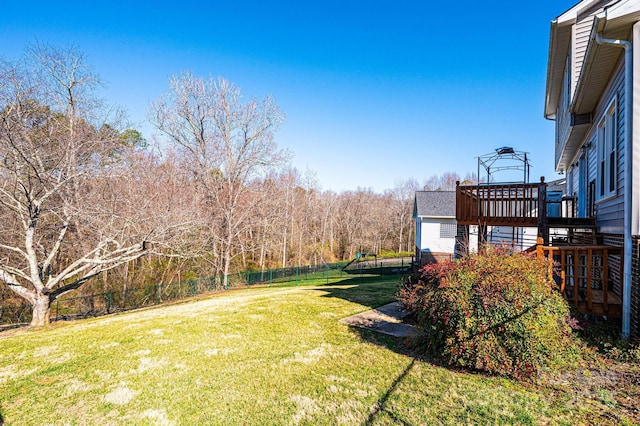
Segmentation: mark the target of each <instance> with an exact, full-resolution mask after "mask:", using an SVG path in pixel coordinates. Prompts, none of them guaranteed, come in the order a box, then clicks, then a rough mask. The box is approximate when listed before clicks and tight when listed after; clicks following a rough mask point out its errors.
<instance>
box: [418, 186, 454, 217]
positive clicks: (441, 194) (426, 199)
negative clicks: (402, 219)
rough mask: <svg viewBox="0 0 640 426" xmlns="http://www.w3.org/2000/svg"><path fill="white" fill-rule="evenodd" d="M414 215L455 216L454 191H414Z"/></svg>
mask: <svg viewBox="0 0 640 426" xmlns="http://www.w3.org/2000/svg"><path fill="white" fill-rule="evenodd" d="M413 216H414V217H456V192H455V191H416V198H415V204H414V208H413Z"/></svg>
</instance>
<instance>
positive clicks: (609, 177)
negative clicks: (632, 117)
mask: <svg viewBox="0 0 640 426" xmlns="http://www.w3.org/2000/svg"><path fill="white" fill-rule="evenodd" d="M616 104H617V103H616V100H615V99H614V100H612V101H611V103H609V105H608V106H607V109H606V110H605V113H604V115H603V117H602V118H601V119H600V121H599V122H598V127H597V129H596V131H597V172H598V173H597V176H598V180H597V184H596V200H597V201H598V202H599V201H605V200H608V199H610V198H612V197H615V196H616V193H617V189H618V182H617V172H618V170H617V166H618V164H617V153H618V129H617V127H618V114H617V111H616Z"/></svg>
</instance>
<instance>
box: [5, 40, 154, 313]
mask: <svg viewBox="0 0 640 426" xmlns="http://www.w3.org/2000/svg"><path fill="white" fill-rule="evenodd" d="M97 84H99V80H98V78H97V77H96V75H95V74H94V73H93V71H92V70H91V68H90V67H89V66H88V65H87V64H86V63H85V58H84V57H83V55H82V54H81V53H79V52H78V51H76V50H75V49H69V50H61V49H56V48H52V47H50V46H34V47H33V48H32V49H30V50H29V51H28V53H27V55H26V56H25V60H24V61H20V62H16V63H8V62H4V63H2V64H0V206H2V209H3V210H4V211H3V219H5V220H3V222H2V224H1V225H0V226H1V228H0V282H3V283H4V284H6V285H7V286H8V287H9V288H10V289H11V290H12V291H13V292H14V293H15V294H17V295H19V296H20V297H22V298H24V299H25V300H27V301H28V302H29V303H30V304H31V305H32V307H33V317H32V321H31V325H33V326H41V325H44V324H48V323H49V316H50V306H51V302H53V301H54V300H55V299H56V298H58V297H60V296H62V295H64V294H66V293H67V292H69V291H72V290H75V289H77V288H78V287H80V286H81V285H82V284H84V283H85V282H86V281H87V280H89V279H90V278H91V277H94V276H96V275H97V274H99V273H100V272H101V271H104V270H108V269H110V268H114V267H116V266H118V265H120V264H122V263H125V262H129V261H131V260H133V259H136V258H138V257H139V256H141V255H142V254H143V253H144V252H145V249H146V244H145V242H144V239H143V238H141V237H140V236H139V235H138V234H137V232H136V231H135V229H134V228H135V226H134V224H133V223H132V222H130V221H128V220H126V218H124V217H122V216H120V217H118V216H114V215H113V214H112V213H113V212H108V211H104V210H99V208H98V206H99V203H94V202H92V201H91V200H90V198H91V196H90V194H94V195H96V194H95V189H96V188H97V185H96V184H97V183H98V182H103V184H107V183H108V182H109V168H110V165H113V164H114V161H115V158H116V157H117V156H116V155H114V153H115V152H116V150H117V149H118V148H121V147H122V135H121V134H120V133H119V132H117V131H115V130H114V129H116V128H117V126H116V125H111V126H105V123H104V121H99V120H98V117H100V116H101V115H103V114H102V113H103V110H101V109H100V108H99V107H100V103H99V101H98V100H97V99H96V98H95V97H94V96H93V89H94V88H95V87H96V85H97Z"/></svg>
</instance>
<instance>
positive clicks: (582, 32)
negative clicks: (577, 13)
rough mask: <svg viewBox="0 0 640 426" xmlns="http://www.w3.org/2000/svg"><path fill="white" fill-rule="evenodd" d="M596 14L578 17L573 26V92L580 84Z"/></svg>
mask: <svg viewBox="0 0 640 426" xmlns="http://www.w3.org/2000/svg"><path fill="white" fill-rule="evenodd" d="M593 19H594V15H588V16H584V17H582V18H580V17H579V18H578V20H577V21H576V23H575V25H574V26H573V34H572V37H573V43H572V51H573V57H572V61H571V62H572V76H571V77H572V78H571V82H572V84H571V93H572V94H573V93H575V90H576V85H577V84H578V76H579V75H580V72H581V71H582V64H583V63H584V55H585V53H586V51H587V46H588V45H589V37H590V36H591V27H592V26H593Z"/></svg>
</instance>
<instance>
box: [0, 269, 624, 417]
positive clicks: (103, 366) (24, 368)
mask: <svg viewBox="0 0 640 426" xmlns="http://www.w3.org/2000/svg"><path fill="white" fill-rule="evenodd" d="M395 280H397V278H396V279H395ZM395 280H394V279H380V278H376V279H372V278H361V277H353V278H349V279H345V280H343V281H341V282H338V283H330V284H325V285H317V286H304V287H303V286H298V287H285V288H256V289H249V290H240V291H233V292H228V293H223V294H219V295H215V296H213V297H208V298H202V299H198V300H194V301H188V302H183V303H178V304H173V305H168V306H156V307H153V308H149V309H145V310H139V311H132V312H127V313H123V314H120V315H112V316H108V317H102V318H96V319H90V320H84V321H76V322H64V323H63V322H60V323H56V324H54V325H52V326H51V327H49V328H48V329H44V330H17V331H10V332H5V333H4V334H0V413H1V415H2V417H3V418H4V421H5V424H6V425H42V424H53V425H67V424H69V425H75V424H77V425H94V424H101V425H109V424H113V425H116V424H127V425H130V424H142V425H144V424H149V425H155V424H161V425H165V424H166V425H169V424H175V425H183V424H184V425H192V424H204V425H209V424H221V425H223V424H224V425H228V424H246V425H262V424H266V425H271V424H282V425H292V424H310V425H317V424H331V425H333V424H344V425H354V424H374V425H377V424H380V425H393V424H398V425H407V424H408V425H417V424H452V425H453V424H456V425H457V424H582V423H593V422H595V423H599V424H602V423H610V424H616V423H618V422H619V421H621V418H620V413H619V410H618V408H620V407H619V406H617V404H618V403H617V402H616V399H615V398H612V397H611V395H610V394H606V395H604V396H603V394H602V392H601V393H599V394H598V395H596V396H593V395H591V394H585V395H578V394H575V393H572V392H570V391H568V390H566V389H565V390H563V389H564V388H563V387H562V386H561V385H556V386H553V387H549V386H546V387H541V386H534V385H531V384H529V385H521V384H518V383H516V382H513V381H510V380H506V379H500V378H492V377H487V376H483V375H479V374H472V373H466V372H455V371H453V370H450V369H447V368H443V367H439V366H437V365H435V364H432V363H429V362H427V361H424V360H419V359H414V358H412V357H411V356H409V355H407V354H405V351H403V350H402V349H401V346H400V344H399V343H400V342H399V341H396V340H394V339H392V338H386V337H383V336H379V335H376V334H374V333H372V332H367V331H360V330H357V329H351V328H349V327H348V326H346V325H344V324H342V323H340V322H339V321H338V320H339V319H341V318H345V317H348V316H350V315H353V314H356V313H359V312H363V311H366V310H368V309H370V308H372V307H377V306H380V305H382V304H385V303H387V302H390V301H392V300H393V299H394V293H395V291H396V282H395ZM605 396H606V397H605ZM595 413H598V417H597V418H596V417H594V416H595V415H596V414H595ZM603 413H604V414H603ZM1 423H2V422H1V421H0V424H1Z"/></svg>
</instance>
